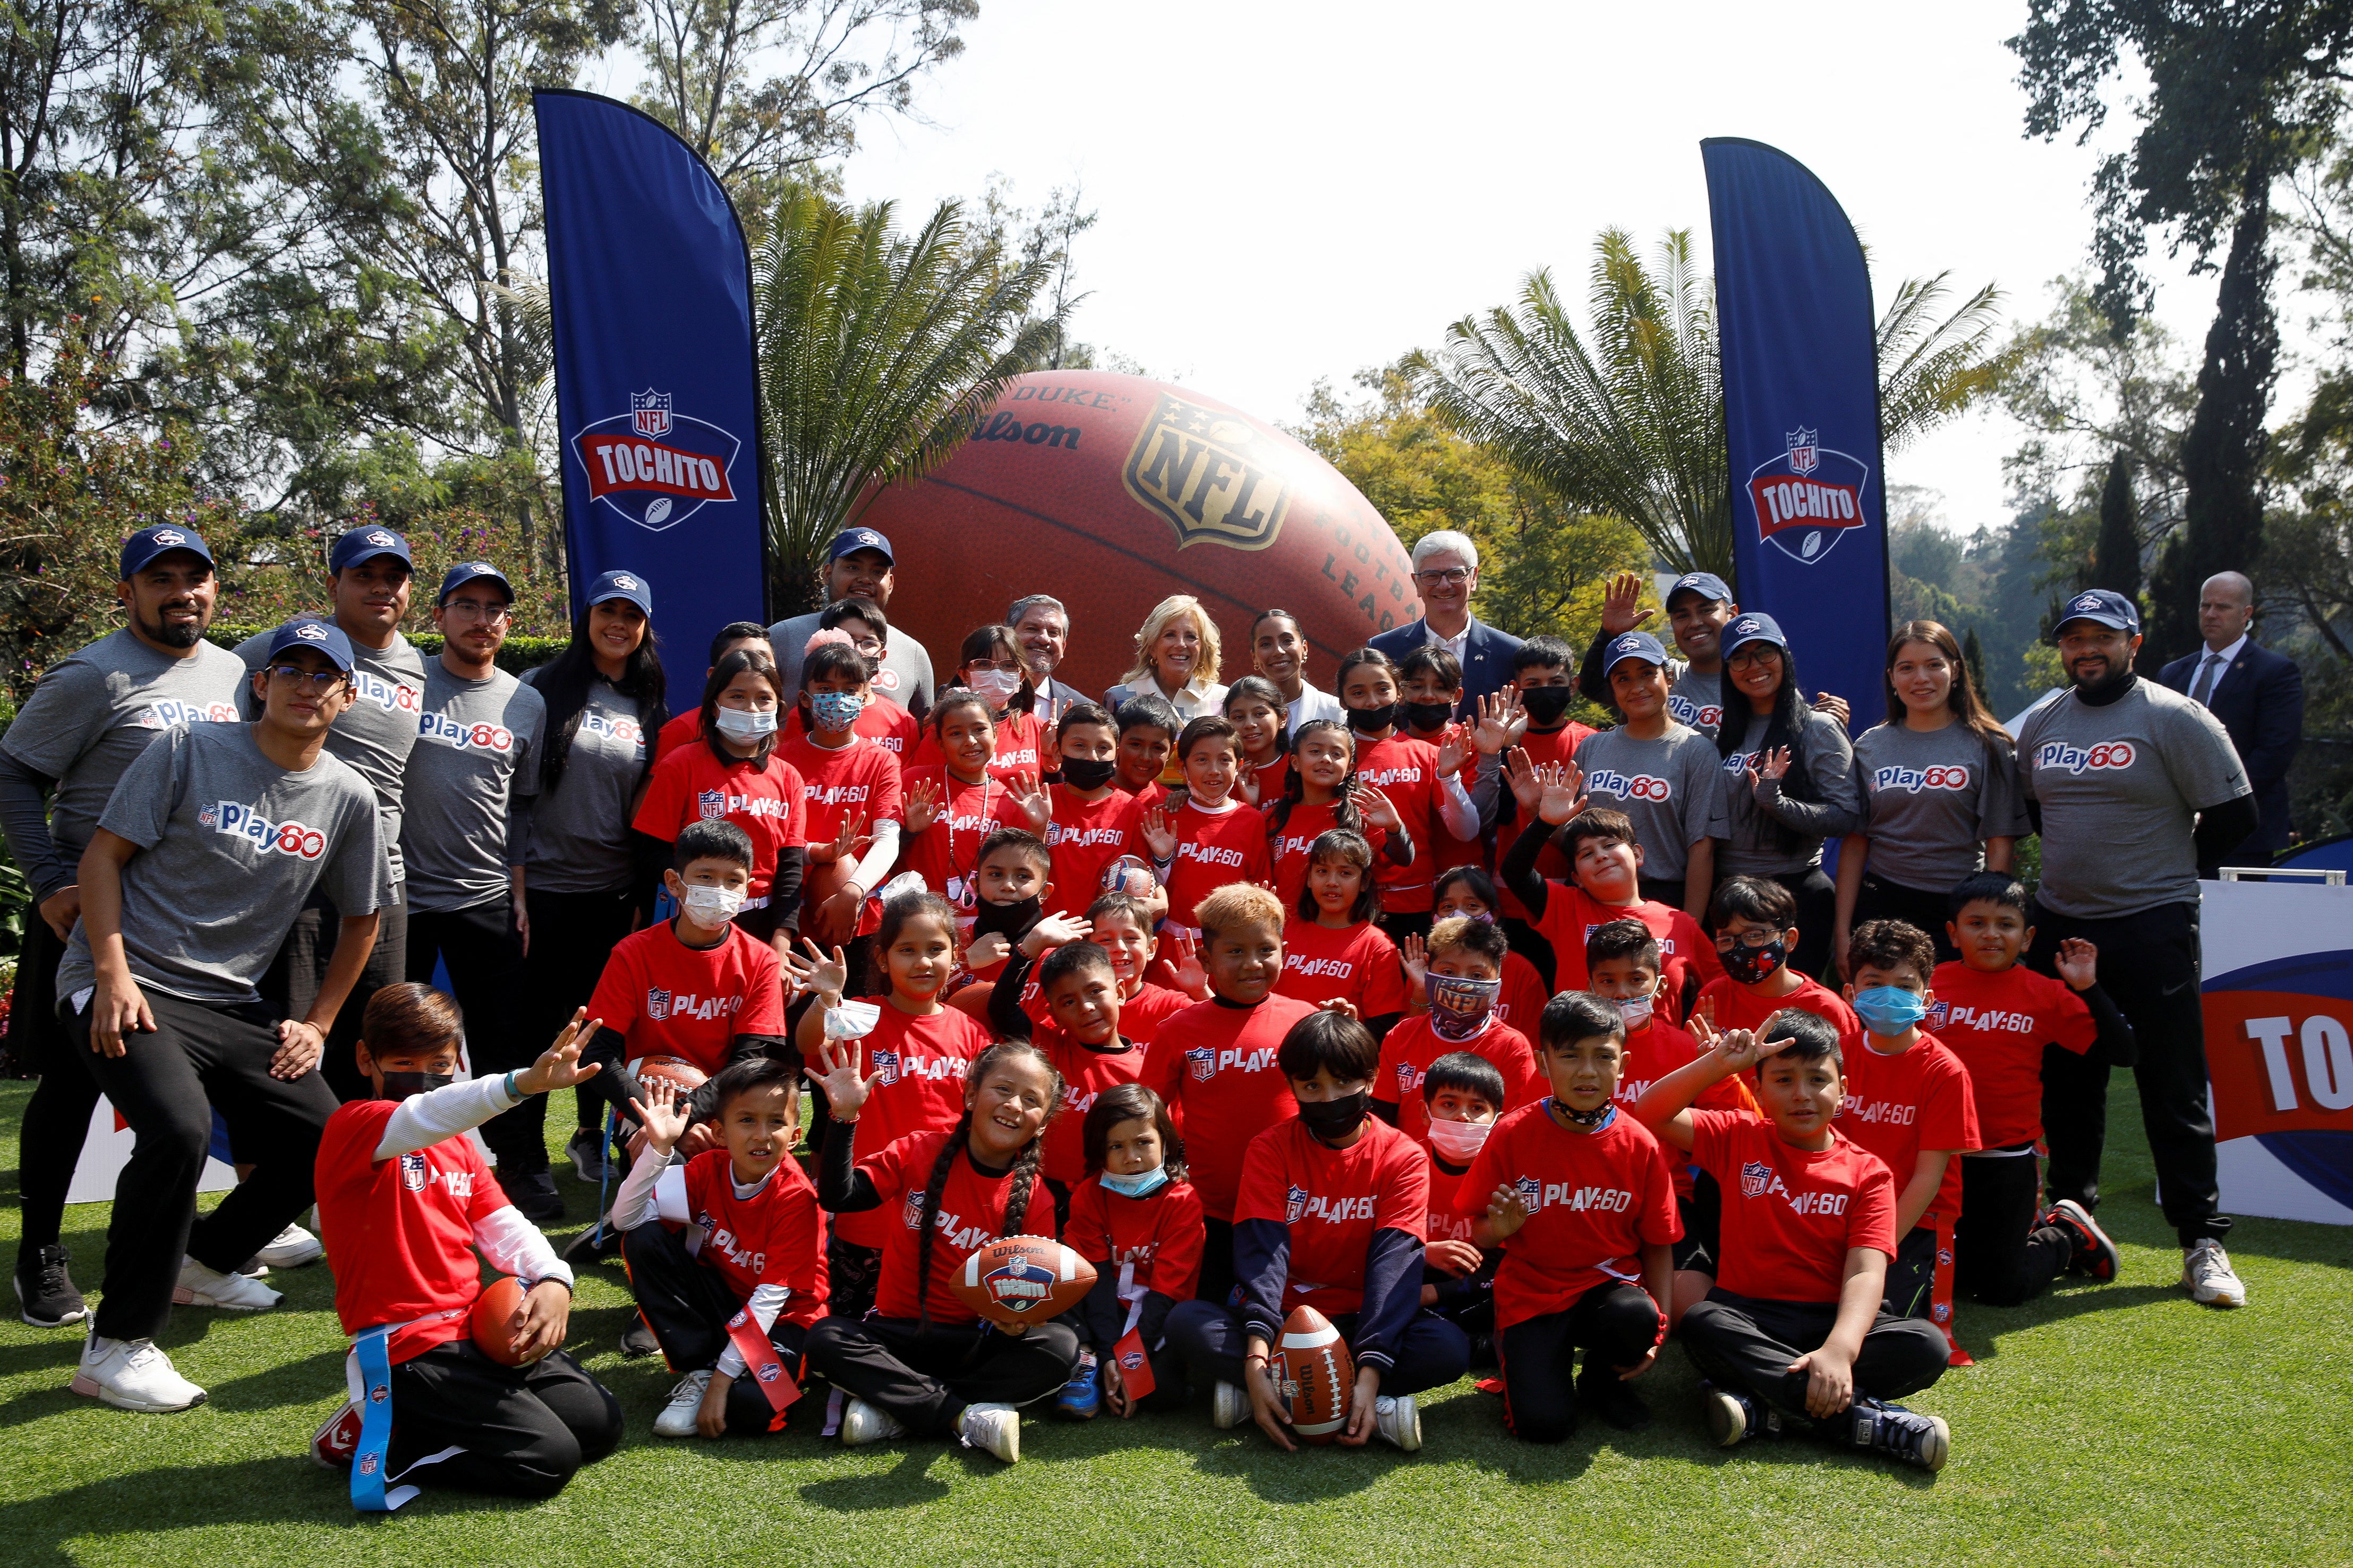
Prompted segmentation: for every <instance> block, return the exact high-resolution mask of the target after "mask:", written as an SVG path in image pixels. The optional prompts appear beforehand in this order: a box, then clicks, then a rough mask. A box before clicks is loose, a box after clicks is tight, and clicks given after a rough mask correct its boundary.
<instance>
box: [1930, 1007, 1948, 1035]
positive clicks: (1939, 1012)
mask: <svg viewBox="0 0 2353 1568" xmlns="http://www.w3.org/2000/svg"><path fill="white" fill-rule="evenodd" d="M1952 1016H1953V1005H1952V1004H1951V1003H1950V1002H1931V1003H1929V1004H1928V1022H1929V1023H1930V1024H1932V1025H1934V1026H1936V1027H1937V1028H1939V1029H1941V1028H1943V1027H1944V1026H1946V1025H1947V1023H1949V1022H1950V1021H1951V1020H1952Z"/></svg>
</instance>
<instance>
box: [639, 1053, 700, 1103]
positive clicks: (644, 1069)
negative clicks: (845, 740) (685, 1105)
mask: <svg viewBox="0 0 2353 1568" xmlns="http://www.w3.org/2000/svg"><path fill="white" fill-rule="evenodd" d="M629 1071H630V1072H632V1073H634V1074H635V1075H636V1076H637V1079H638V1081H639V1082H640V1083H642V1082H644V1081H645V1080H646V1079H649V1078H658V1079H662V1080H663V1081H664V1082H666V1083H670V1084H672V1085H674V1086H676V1088H677V1089H678V1091H679V1092H680V1093H681V1094H691V1093H693V1092H694V1091H695V1090H696V1089H701V1088H702V1086H703V1083H704V1081H705V1080H706V1079H708V1078H709V1076H710V1075H709V1074H707V1073H705V1072H704V1071H703V1070H702V1068H699V1067H696V1066H695V1065H694V1064H693V1063H692V1062H691V1061H688V1060H687V1059H686V1058H684V1057H639V1058H638V1059H637V1060H636V1061H633V1062H631V1063H630V1064H629Z"/></svg>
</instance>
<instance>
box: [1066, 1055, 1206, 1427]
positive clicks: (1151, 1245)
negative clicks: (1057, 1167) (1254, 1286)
mask: <svg viewBox="0 0 2353 1568" xmlns="http://www.w3.org/2000/svg"><path fill="white" fill-rule="evenodd" d="M1065 1114H1067V1112H1066V1113H1065ZM1082 1145H1083V1148H1084V1151H1085V1157H1086V1168H1087V1177H1086V1180H1084V1181H1083V1182H1082V1183H1080V1184H1079V1186H1078V1189H1077V1191H1076V1192H1074V1193H1073V1194H1071V1217H1070V1220H1069V1222H1068V1223H1067V1224H1065V1225H1064V1226H1063V1227H1062V1240H1063V1242H1064V1243H1065V1244H1066V1245H1067V1246H1069V1247H1071V1250H1073V1251H1075V1252H1076V1253H1077V1254H1078V1255H1079V1256H1080V1257H1081V1258H1085V1259H1086V1260H1087V1261H1088V1262H1090V1263H1092V1264H1093V1265H1094V1266H1095V1284H1094V1289H1093V1290H1092V1291H1091V1292H1089V1293H1088V1296H1087V1300H1086V1304H1085V1306H1084V1307H1083V1308H1082V1316H1083V1317H1084V1319H1085V1321H1086V1327H1087V1339H1088V1342H1089V1344H1090V1345H1091V1347H1092V1351H1093V1355H1092V1359H1091V1362H1090V1363H1089V1364H1090V1365H1091V1366H1092V1367H1099V1368H1100V1369H1101V1372H1100V1374H1099V1375H1100V1379H1101V1382H1102V1385H1103V1394H1102V1400H1103V1404H1105V1405H1109V1406H1111V1410H1112V1414H1113V1415H1118V1416H1122V1417H1126V1416H1131V1415H1134V1414H1135V1413H1136V1411H1138V1410H1139V1409H1143V1410H1173V1409H1177V1408H1179V1407H1181V1406H1182V1405H1184V1403H1185V1395H1186V1377H1185V1363H1184V1362H1183V1360H1182V1359H1181V1358H1180V1357H1179V1356H1178V1355H1177V1354H1176V1350H1175V1349H1174V1348H1173V1347H1172V1346H1170V1345H1169V1343H1168V1342H1167V1333H1166V1329H1167V1322H1168V1314H1169V1312H1170V1311H1171V1310H1174V1309H1175V1307H1176V1304H1177V1303H1178V1302H1180V1301H1189V1300H1192V1299H1193V1288H1194V1284H1195V1282H1196V1281H1197V1280H1198V1278H1199V1276H1200V1272H1201V1240H1202V1228H1201V1199H1200V1196H1199V1194H1197V1193H1195V1192H1194V1191H1193V1187H1192V1184H1191V1183H1189V1182H1187V1180H1186V1179H1185V1156H1184V1152H1183V1151H1182V1149H1181V1148H1180V1147H1179V1145H1178V1142H1177V1139H1176V1121H1174V1119H1172V1118H1171V1117H1170V1116H1169V1114H1168V1107H1167V1104H1166V1102H1165V1101H1164V1100H1161V1098H1160V1097H1159V1096H1158V1095H1156V1094H1155V1093H1153V1092H1152V1091H1151V1090H1150V1089H1146V1088H1145V1087H1144V1086H1143V1085H1142V1084H1140V1083H1123V1084H1116V1085H1114V1086H1113V1087H1112V1088H1110V1089H1104V1090H1103V1093H1101V1094H1100V1095H1098V1096H1096V1097H1095V1101H1094V1103H1093V1104H1092V1105H1091V1106H1089V1107H1088V1108H1087V1111H1086V1119H1085V1121H1084V1124H1083V1129H1082ZM1138 1389H1142V1390H1143V1392H1141V1393H1138V1392H1137V1390H1138ZM1063 1408H1065V1409H1069V1410H1071V1411H1073V1413H1074V1414H1079V1415H1092V1413H1093V1412H1092V1409H1091V1408H1088V1407H1087V1406H1086V1405H1084V1402H1082V1401H1077V1402H1073V1401H1066V1402H1065V1404H1064V1406H1063Z"/></svg>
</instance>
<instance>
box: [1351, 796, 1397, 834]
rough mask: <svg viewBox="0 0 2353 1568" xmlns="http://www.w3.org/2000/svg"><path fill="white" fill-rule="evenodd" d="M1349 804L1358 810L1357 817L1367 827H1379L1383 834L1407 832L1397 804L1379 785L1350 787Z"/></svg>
mask: <svg viewBox="0 0 2353 1568" xmlns="http://www.w3.org/2000/svg"><path fill="white" fill-rule="evenodd" d="M1348 804H1349V805H1353V806H1355V807H1356V816H1358V817H1360V818H1361V819H1362V820H1363V822H1364V824H1365V826H1367V827H1377V828H1379V829H1380V830H1381V831H1382V832H1383V833H1401V832H1403V831H1404V830H1405V818H1404V816H1401V815H1400V814H1399V813H1398V808H1397V802H1395V801H1393V800H1391V799H1390V798H1389V797H1388V794H1387V793H1386V792H1384V791H1383V790H1381V789H1380V788H1379V787H1377V785H1373V784H1351V785H1349V786H1348Z"/></svg>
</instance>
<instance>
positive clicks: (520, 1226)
mask: <svg viewBox="0 0 2353 1568" xmlns="http://www.w3.org/2000/svg"><path fill="white" fill-rule="evenodd" d="M463 1028H464V1024H463V1020H462V1019H461V1018H460V1016H459V1012H458V1004H457V1003H456V1002H454V1001H452V1000H451V999H450V998H449V997H448V996H447V995H445V994H442V993H441V992H438V991H436V990H434V989H433V988H432V987H431V986H429V985H419V984H399V985H387V986H385V988H384V989H383V990H381V991H378V992H377V993H376V994H375V995H374V996H372V997H370V998H369V999H368V1005H367V1010H366V1013H365V1016H364V1018H363V1020H362V1025H361V1038H360V1041H359V1043H358V1044H357V1046H356V1047H354V1049H353V1054H354V1055H355V1056H356V1057H357V1058H358V1062H359V1071H360V1075H361V1076H362V1077H363V1078H364V1079H366V1080H367V1084H368V1088H369V1089H371V1090H372V1091H373V1092H372V1095H371V1097H370V1098H368V1099H366V1100H349V1101H346V1102H345V1103H344V1104H343V1107H342V1108H341V1109H340V1110H337V1111H336V1112H335V1113H334V1115H333V1116H332V1117H330V1118H329V1119H328V1121H327V1127H326V1131H325V1133H324V1135H323V1136H322V1140H321V1142H320V1144H319V1159H318V1194H319V1235H320V1237H321V1239H322V1240H323V1241H325V1242H326V1244H327V1247H328V1249H329V1250H330V1251H331V1252H332V1254H333V1255H334V1259H335V1314H336V1316H337V1317H338V1318H340V1319H341V1320H342V1321H343V1331H344V1332H345V1333H347V1334H349V1335H350V1336H352V1338H353V1340H354V1341H355V1342H356V1344H355V1345H354V1347H353V1351H352V1353H351V1354H350V1355H348V1356H347V1357H345V1358H344V1363H343V1378H344V1382H345V1384H346V1385H347V1386H348V1388H349V1390H350V1394H351V1397H350V1399H349V1400H348V1401H346V1402H345V1404H344V1405H343V1408H342V1409H340V1410H338V1411H337V1412H336V1413H335V1414H334V1415H332V1416H330V1417H329V1418H328V1420H327V1422H326V1424H325V1425H324V1426H321V1427H320V1428H319V1430H318V1432H317V1433H316V1434H315V1435H314V1436H312V1437H311V1457H312V1458H315V1459H316V1460H317V1461H318V1462H319V1463H320V1464H322V1465H325V1466H327V1467H329V1468H342V1467H345V1466H348V1467H351V1468H352V1469H353V1482H352V1499H353V1502H354V1503H355V1504H358V1505H359V1506H361V1507H363V1508H366V1509H370V1510H376V1511H389V1510H392V1509H396V1508H398V1507H399V1506H400V1505H401V1504H402V1503H404V1502H406V1501H407V1500H409V1498H411V1497H414V1496H415V1495H416V1490H417V1488H419V1487H427V1486H429V1487H448V1488H451V1489H456V1490H460V1491H472V1492H487V1493H491V1494H492V1495H495V1496H501V1497H525V1498H545V1497H554V1495H555V1494H556V1493H557V1492H560V1491H562V1490H563V1489H564V1488H565V1483H567V1482H568V1481H570V1480H571V1479H572V1477H573V1476H574V1474H575V1472H577V1471H578V1470H579V1468H580V1467H581V1466H583V1465H593V1464H595V1463H596V1461H597V1460H599V1459H601V1458H604V1457H605V1456H606V1455H607V1454H609V1453H611V1452H612V1451H613V1449H614V1447H616V1446H617V1445H618V1444H619V1442H620V1440H621V1406H620V1403H619V1401H617V1400H616V1399H615V1398H614V1397H613V1395H612V1394H611V1393H609V1392H608V1391H607V1389H606V1388H605V1386H604V1385H603V1384H600V1383H598V1382H597V1381H596V1379H595V1378H593V1377H591V1376H589V1375H588V1373H586V1372H584V1371H582V1370H581V1367H580V1363H578V1362H576V1361H574V1360H573V1359H572V1358H571V1357H570V1356H569V1355H566V1354H565V1352H564V1351H563V1349H562V1346H563V1344H564V1339H565V1330H566V1328H567V1326H568V1324H569V1322H570V1320H571V1314H572V1270H571V1269H570V1268H568V1267H566V1266H565V1263H564V1261H563V1260H562V1259H561V1258H557V1257H556V1256H555V1251H554V1248H553V1247H549V1246H548V1244H547V1238H546V1237H544V1236H542V1235H541V1234H540V1232H539V1227H538V1226H534V1225H533V1224H532V1223H531V1222H530V1221H529V1220H527V1219H525V1218H523V1217H522V1215H520V1214H518V1213H517V1212H516V1211H515V1208H514V1205H512V1204H510V1203H508V1202H507V1200H506V1194H504V1193H502V1192H501V1191H500V1190H499V1184H498V1178H496V1177H495V1176H493V1175H492V1174H491V1172H490V1168H489V1167H488V1166H486V1165H485V1164H484V1163H482V1156H481V1154H480V1152H479V1151H478V1150H477V1149H476V1148H475V1147H474V1145H473V1142H471V1141H470V1139H468V1138H467V1137H466V1136H465V1134H466V1132H467V1131H468V1130H469V1129H470V1128H475V1127H479V1126H480V1125H481V1124H482V1123H483V1122H485V1121H489V1120H490V1119H491V1117H493V1116H496V1115H498V1114H499V1113H500V1112H501V1111H504V1110H512V1109H513V1108H514V1107H515V1106H517V1105H520V1104H522V1101H523V1100H524V1099H525V1098H526V1097H528V1096H530V1095H534V1094H545V1093H547V1092H548V1091H549V1090H550V1089H564V1088H567V1087H569V1086H571V1085H574V1084H579V1083H586V1082H587V1081H589V1080H590V1079H592V1078H594V1077H596V1074H597V1072H598V1068H596V1065H595V1064H593V1063H586V1062H583V1061H582V1060H581V1059H580V1044H581V1041H582V1040H583V1039H585V1038H586V1037H590V1036H592V1035H593V1034H594V1033H595V1032H596V1021H595V1020H593V1019H590V1018H588V1016H587V1015H586V1012H585V1011H582V1012H575V1013H574V1014H573V1015H572V1022H571V1023H570V1024H568V1025H566V1026H565V1029H564V1032H563V1033H562V1034H560V1035H558V1036H556V1037H555V1043H554V1045H552V1046H550V1047H548V1048H547V1049H546V1050H545V1051H544V1052H543V1053H542V1054H541V1056H540V1058H539V1059H538V1060H537V1061H535V1062H533V1063H532V1064H531V1066H530V1067H528V1068H524V1069H522V1071H520V1072H510V1073H504V1074H501V1075H500V1076H499V1077H496V1078H478V1079H468V1080H466V1081H464V1082H459V1081H458V1080H457V1077H456V1075H457V1072H458V1052H459V1040H460V1038H461V1036H462V1033H463ZM477 1248H480V1258H478V1257H477V1256H476V1249H477ZM482 1258H488V1259H489V1260H490V1263H491V1267H492V1268H496V1269H498V1270H499V1271H500V1272H501V1273H502V1274H511V1275H513V1276H515V1277H516V1279H518V1281H519V1282H520V1283H521V1284H522V1288H523V1294H522V1303H521V1305H520V1306H519V1307H518V1308H517V1309H516V1310H515V1313H514V1315H513V1318H512V1320H511V1321H509V1322H508V1323H507V1324H505V1325H504V1327H505V1330H506V1332H507V1333H508V1335H509V1336H510V1337H509V1345H510V1350H509V1353H510V1354H512V1355H513V1356H514V1357H515V1359H516V1362H517V1363H519V1364H509V1363H505V1362H501V1361H494V1360H492V1359H491V1357H490V1356H488V1355H486V1354H484V1353H483V1352H482V1351H481V1349H480V1347H479V1346H478V1345H477V1344H476V1343H475V1342H474V1340H473V1339H472V1337H470V1328H471V1323H470V1317H471V1312H470V1309H471V1308H472V1306H473V1304H474V1300H475V1298H476V1297H478V1296H479V1295H480V1293H481V1289H482V1286H481V1259H482ZM388 1487H389V1488H390V1489H389V1490H387V1488H388Z"/></svg>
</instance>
